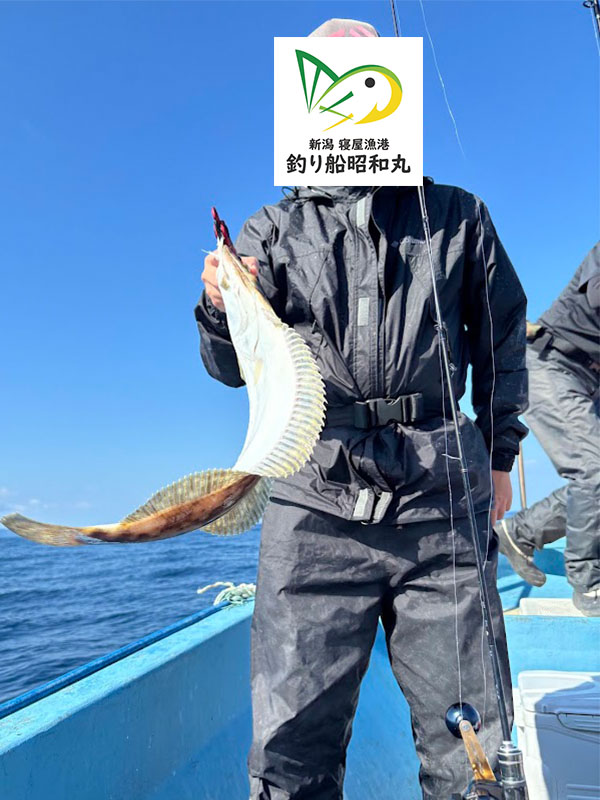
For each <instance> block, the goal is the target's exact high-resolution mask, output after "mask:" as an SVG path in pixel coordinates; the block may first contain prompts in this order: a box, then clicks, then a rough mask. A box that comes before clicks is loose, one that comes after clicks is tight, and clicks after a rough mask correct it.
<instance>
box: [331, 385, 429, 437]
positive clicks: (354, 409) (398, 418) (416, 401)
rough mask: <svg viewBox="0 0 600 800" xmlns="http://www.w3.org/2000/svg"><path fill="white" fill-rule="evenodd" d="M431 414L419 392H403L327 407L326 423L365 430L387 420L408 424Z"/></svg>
mask: <svg viewBox="0 0 600 800" xmlns="http://www.w3.org/2000/svg"><path fill="white" fill-rule="evenodd" d="M428 416H431V415H430V414H428V413H427V411H426V409H425V399H424V397H423V395H422V394H421V392H417V393H416V394H404V395H401V396H400V397H395V398H392V399H387V398H383V397H379V398H377V399H375V400H365V401H358V402H356V403H350V404H349V405H347V406H337V407H336V406H334V407H330V408H328V409H327V417H326V424H327V425H332V426H335V425H350V426H351V427H354V428H360V429H362V430H367V429H369V428H375V427H377V426H380V425H387V424H388V422H400V423H402V424H404V425H409V424H410V423H412V422H419V421H420V420H423V419H426V418H427V417H428Z"/></svg>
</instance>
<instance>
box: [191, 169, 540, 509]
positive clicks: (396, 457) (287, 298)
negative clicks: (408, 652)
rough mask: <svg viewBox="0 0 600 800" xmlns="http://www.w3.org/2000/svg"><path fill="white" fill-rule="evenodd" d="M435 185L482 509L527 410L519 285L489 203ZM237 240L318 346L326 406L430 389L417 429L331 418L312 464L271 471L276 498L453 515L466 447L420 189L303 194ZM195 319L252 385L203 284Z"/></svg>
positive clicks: (442, 279)
mask: <svg viewBox="0 0 600 800" xmlns="http://www.w3.org/2000/svg"><path fill="white" fill-rule="evenodd" d="M425 195H426V202H427V208H428V212H429V218H430V225H431V231H432V236H433V251H434V254H433V256H434V269H435V276H436V283H437V286H438V290H439V293H440V299H441V305H442V313H443V317H444V320H445V322H446V325H447V328H448V335H449V341H450V344H451V348H452V360H453V363H454V365H455V367H456V371H455V374H454V385H455V390H456V393H457V396H458V397H461V396H462V394H463V393H464V391H465V380H466V373H467V366H468V364H469V363H471V364H472V365H473V376H472V385H473V406H474V408H475V411H476V414H477V421H476V423H475V424H474V423H473V422H471V420H470V419H468V418H467V417H465V416H464V415H461V425H462V433H463V437H464V443H465V449H466V452H467V454H468V458H469V464H470V479H471V484H472V486H473V490H474V500H475V505H476V509H477V511H483V510H485V509H486V508H487V506H488V501H489V491H490V480H489V452H488V448H489V447H490V446H491V444H493V450H494V453H493V459H492V462H493V466H494V467H495V468H496V469H504V470H509V469H510V468H511V466H512V463H513V459H514V456H515V454H516V453H517V452H518V444H519V440H520V438H521V437H522V436H523V435H524V433H525V430H526V429H525V427H524V426H523V425H522V424H521V423H520V422H519V421H518V414H519V413H521V412H522V411H523V409H524V407H525V404H526V392H527V376H526V372H525V297H524V294H523V291H522V288H521V286H520V283H519V280H518V278H517V276H516V275H515V272H514V270H513V268H512V266H511V264H510V261H509V259H508V257H507V255H506V253H505V251H504V249H503V247H502V245H501V243H500V241H499V239H498V236H497V234H496V231H495V229H494V226H493V225H492V222H491V220H490V217H489V214H488V212H487V209H486V207H485V206H484V205H483V203H482V202H481V201H480V200H479V199H478V198H476V197H474V196H473V195H471V194H468V193H467V192H465V191H463V190H461V189H458V188H456V187H453V186H437V185H434V184H433V183H432V182H427V183H426V187H425ZM236 246H237V249H238V251H239V252H240V254H241V255H251V256H255V257H257V258H258V260H259V286H260V288H261V290H262V291H263V292H264V294H265V296H266V297H267V299H268V300H269V301H270V302H271V304H272V305H273V307H274V309H275V311H276V312H277V314H279V316H280V317H281V318H282V319H283V320H284V321H285V322H287V323H288V324H289V325H292V326H293V327H294V328H295V329H296V330H297V331H298V332H299V333H300V335H301V336H303V337H304V339H305V340H306V341H307V342H308V344H309V346H310V348H311V349H312V351H313V353H314V355H315V357H316V359H317V361H318V364H319V367H320V369H321V373H322V375H323V377H324V380H325V384H326V389H327V397H328V403H329V404H330V405H331V406H340V405H345V404H348V403H351V402H353V401H361V400H365V399H371V398H382V397H383V398H395V397H398V396H399V395H403V394H413V393H416V392H420V393H422V394H423V396H424V399H425V403H426V407H427V411H428V418H427V419H426V420H425V421H423V422H420V423H418V424H414V425H400V424H397V423H389V424H388V425H386V426H385V427H379V428H373V429H371V430H368V431H361V430H357V429H356V428H353V427H350V426H337V427H332V426H327V427H326V429H325V430H324V432H323V435H322V436H321V439H320V441H319V442H318V443H317V446H316V448H315V451H314V454H313V457H312V459H311V460H310V462H309V463H308V464H307V465H306V466H305V467H304V468H303V469H302V470H301V471H300V472H299V473H297V474H296V475H294V476H292V477H291V478H289V479H287V480H286V481H285V482H283V481H279V482H276V484H275V487H274V493H273V496H274V497H279V498H280V499H287V500H289V501H291V502H295V503H299V504H301V505H305V506H309V507H311V508H315V509H318V510H321V511H325V512H328V513H331V514H335V515H336V516H339V517H343V518H345V519H353V520H359V521H365V522H372V521H375V522H378V521H384V522H385V523H387V524H394V523H408V522H418V521H425V520H430V519H444V518H447V517H448V487H447V477H446V467H447V464H448V459H447V456H446V453H449V454H450V455H451V456H455V455H456V444H455V441H454V435H453V431H452V425H451V424H449V425H448V429H447V430H445V428H444V420H443V418H442V408H443V406H442V382H441V370H440V361H439V349H438V335H437V331H436V326H435V319H434V313H433V311H434V309H433V302H432V281H431V271H430V266H429V260H428V257H427V251H426V247H425V241H424V233H423V224H422V218H421V213H420V208H419V201H418V195H417V192H416V189H414V188H404V187H381V188H378V189H377V190H373V189H371V188H368V187H367V188H363V187H348V188H346V187H334V188H331V189H325V188H319V187H312V188H308V189H305V190H295V191H294V192H293V194H292V195H291V196H290V197H288V198H287V199H284V200H282V201H281V202H280V203H278V204H277V205H274V206H266V207H264V208H262V209H261V210H260V211H259V212H257V213H256V214H255V215H254V216H252V217H251V218H250V219H249V220H248V221H247V222H246V224H245V225H244V227H243V229H242V232H241V233H240V236H239V238H238V240H237V242H236ZM486 277H487V281H488V289H487V292H489V308H490V310H491V316H492V321H493V326H492V327H493V354H492V348H491V345H490V320H489V311H488V294H487V293H486ZM196 319H197V322H198V327H199V330H200V335H201V353H202V358H203V360H204V363H205V365H206V368H207V369H208V371H209V372H210V374H211V375H213V376H214V377H215V378H217V379H218V380H220V381H223V382H224V383H226V384H228V385H230V386H240V385H242V383H243V381H242V378H241V376H240V374H239V370H238V366H237V361H236V357H235V352H234V350H233V346H232V344H231V342H230V339H229V334H228V331H227V323H226V319H225V316H224V315H223V314H221V313H220V312H218V311H217V310H216V309H215V308H214V307H213V306H212V304H211V303H210V301H208V299H207V298H206V296H205V295H203V297H202V299H201V301H200V303H199V304H198V306H197V308H196ZM492 355H493V358H492ZM494 364H495V390H494V392H493V443H492V441H491V440H492V425H491V421H490V398H491V395H492V384H493V380H494ZM446 433H447V436H448V443H447V445H446V438H445V437H446ZM450 467H451V469H450V472H451V479H452V484H453V490H454V497H455V500H456V502H455V508H454V513H455V515H456V516H457V517H461V516H465V515H466V503H465V499H464V494H463V491H462V484H461V478H460V473H459V470H458V468H457V466H456V462H455V461H450Z"/></svg>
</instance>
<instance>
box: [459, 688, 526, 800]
mask: <svg viewBox="0 0 600 800" xmlns="http://www.w3.org/2000/svg"><path fill="white" fill-rule="evenodd" d="M446 727H447V728H448V730H449V731H450V733H451V734H452V735H453V736H455V737H456V738H457V739H462V741H463V744H464V746H465V750H466V751H467V756H468V759H469V764H470V766H471V769H472V770H473V780H472V781H471V782H470V783H469V786H468V787H467V789H466V791H465V792H464V794H463V795H462V798H461V800H480V799H481V798H487V799H488V800H528V798H529V795H528V793H527V784H526V782H525V773H524V771H523V754H522V753H521V751H520V750H519V749H518V747H515V746H514V744H513V743H512V742H510V741H505V742H502V744H501V745H500V749H499V750H498V765H499V768H500V780H497V779H496V776H495V775H494V771H493V770H492V768H491V766H490V762H489V761H488V759H487V756H486V754H485V752H484V750H483V747H482V746H481V744H480V743H479V740H478V739H477V731H479V729H480V728H481V717H480V716H479V712H478V711H477V709H476V708H474V707H473V706H472V705H470V704H469V703H455V704H454V705H452V706H450V708H449V709H448V710H447V711H446Z"/></svg>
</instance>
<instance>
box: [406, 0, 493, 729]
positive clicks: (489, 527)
mask: <svg viewBox="0 0 600 800" xmlns="http://www.w3.org/2000/svg"><path fill="white" fill-rule="evenodd" d="M419 5H420V8H421V15H422V17H423V24H424V26H425V31H426V32H427V38H428V39H429V45H430V47H431V55H432V57H433V62H434V65H435V68H436V71H437V74H438V79H439V82H440V85H441V88H442V92H443V95H444V100H445V103H446V108H447V110H448V114H449V116H450V119H451V120H452V124H453V126H454V133H455V136H456V141H457V143H458V146H459V148H460V151H461V153H462V155H463V157H464V159H465V161H468V159H467V157H466V154H465V151H464V149H463V146H462V141H461V138H460V134H459V131H458V125H457V123H456V118H455V116H454V113H453V112H452V108H451V106H450V101H449V100H448V94H447V92H446V84H445V83H444V78H443V76H442V72H441V70H440V67H439V64H438V60H437V56H436V51H435V45H434V43H433V37H432V36H431V32H430V30H429V25H428V24H427V17H426V15H425V7H424V5H423V0H419ZM476 207H477V214H478V217H479V225H480V230H481V253H482V261H483V270H484V286H485V302H486V310H487V314H488V321H489V325H490V354H491V363H492V387H491V393H490V401H489V414H490V447H489V450H490V459H489V468H488V470H489V472H488V476H489V497H490V499H489V503H488V514H487V526H486V558H487V553H488V552H489V547H490V538H491V532H492V510H493V508H494V481H493V474H492V459H493V455H494V396H495V391H496V359H495V353H494V323H493V318H492V309H491V304H490V295H489V284H488V276H487V262H486V257H485V244H484V243H485V236H484V233H485V232H484V225H483V219H482V216H481V207H480V205H479V203H477V204H476ZM483 613H484V612H483V608H482V622H484V620H483ZM457 635H458V634H457ZM484 640H485V626H484V624H482V628H481V664H482V673H483V675H482V677H483V712H482V715H481V718H482V725H483V724H484V723H485V715H486V710H487V708H486V707H487V670H486V668H485V652H484V650H485V648H484Z"/></svg>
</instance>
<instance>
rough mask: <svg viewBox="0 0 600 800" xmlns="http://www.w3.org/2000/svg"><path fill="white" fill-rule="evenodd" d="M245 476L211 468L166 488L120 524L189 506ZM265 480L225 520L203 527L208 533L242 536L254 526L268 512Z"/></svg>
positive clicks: (240, 501) (224, 516) (267, 494)
mask: <svg viewBox="0 0 600 800" xmlns="http://www.w3.org/2000/svg"><path fill="white" fill-rule="evenodd" d="M244 474H245V473H243V472H240V471H236V470H231V469H209V470H206V471H205V472H194V473H192V474H191V475H186V476H185V478H181V479H180V480H178V481H175V483H171V484H169V486H165V487H164V489H160V490H159V491H158V492H156V493H155V494H153V495H152V497H150V499H149V500H147V501H146V502H145V503H144V504H143V505H142V506H140V507H139V508H136V510H135V511H132V513H131V514H128V515H127V516H126V517H125V518H124V519H123V520H122V521H121V522H122V523H127V522H135V521H136V520H139V519H145V518H146V517H150V516H152V514H156V513H158V512H159V511H164V510H165V509H167V508H172V507H173V506H178V505H182V504H183V503H188V502H189V501H190V500H195V499H196V498H199V497H204V496H205V495H208V494H211V493H212V492H215V491H217V490H218V489H223V488H225V487H226V486H229V485H230V484H232V483H235V482H236V481H237V480H238V479H239V478H240V477H242V476H243V475H244ZM265 483H267V482H265V481H264V480H260V481H258V483H257V484H256V485H255V486H254V487H253V488H252V489H251V490H250V491H249V492H248V493H247V494H246V495H244V497H242V498H241V499H240V500H238V502H237V503H236V504H235V505H234V506H233V507H232V508H231V509H230V510H229V511H228V512H227V513H226V514H223V516H222V517H219V518H218V519H216V520H215V521H214V522H212V523H210V524H209V525H207V526H205V527H204V528H202V530H207V531H209V533H218V534H221V535H223V536H225V535H228V534H235V533H243V531H245V530H248V528H251V527H252V526H253V525H255V524H256V523H257V522H258V520H259V519H260V517H261V516H262V513H263V511H264V509H265V506H266V504H267V502H268V499H269V491H268V490H269V487H268V486H265Z"/></svg>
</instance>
